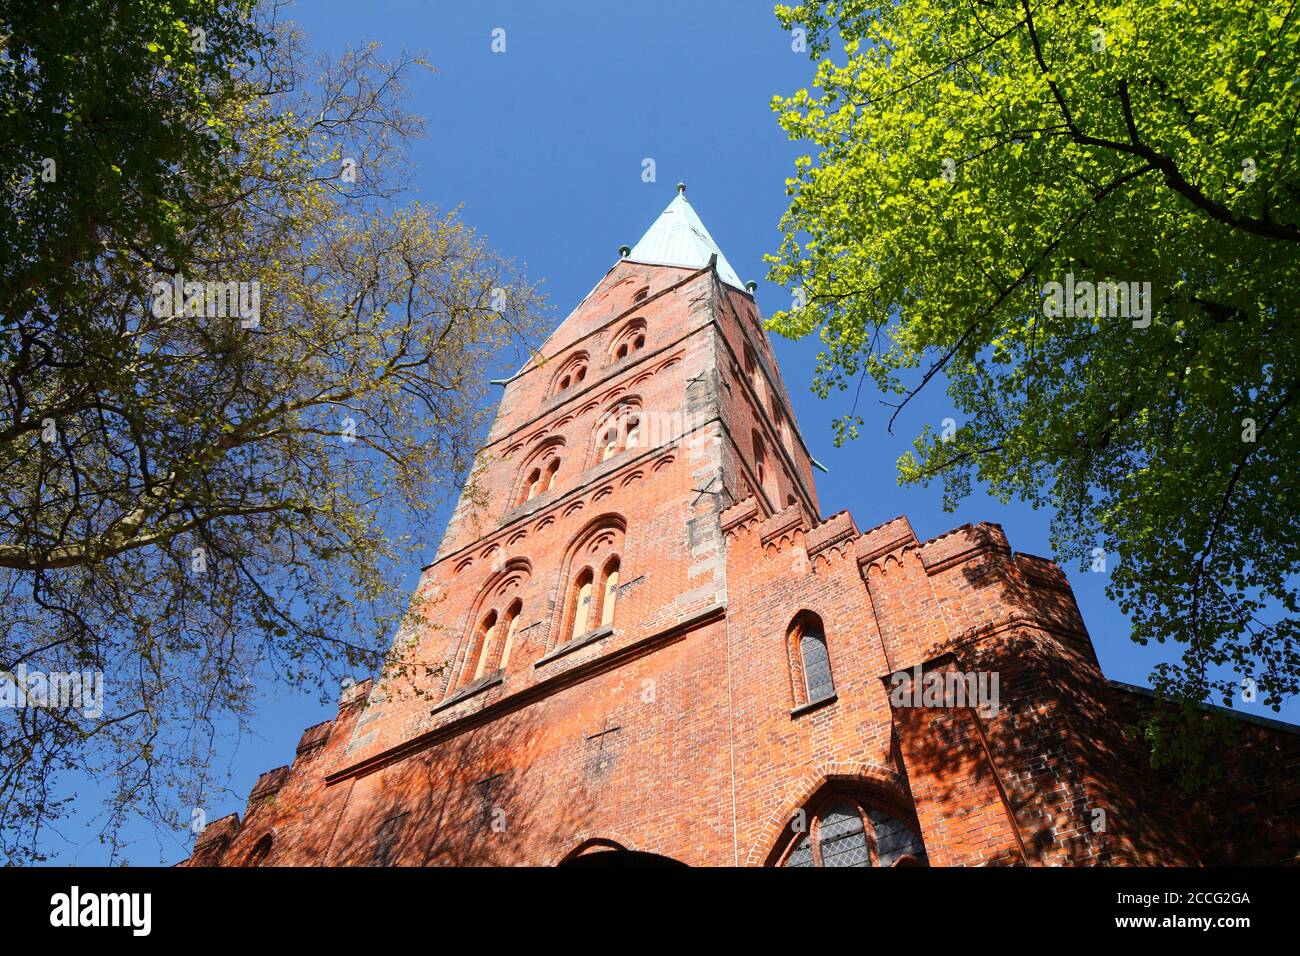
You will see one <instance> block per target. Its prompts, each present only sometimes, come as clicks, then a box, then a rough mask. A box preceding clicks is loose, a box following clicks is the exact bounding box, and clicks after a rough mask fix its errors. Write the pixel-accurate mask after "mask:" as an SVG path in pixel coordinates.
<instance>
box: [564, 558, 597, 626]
mask: <svg viewBox="0 0 1300 956" xmlns="http://www.w3.org/2000/svg"><path fill="white" fill-rule="evenodd" d="M591 582H592V574H591V569H590V568H588V569H586V570H585V571H583V572H582V573H581V574H580V575H578V579H577V581H576V582H574V583H575V591H574V599H573V629H572V630H571V631H570V633H569V639H570V640H572V639H573V638H576V637H582V635H584V634H586V633H587V631H588V629H589V628H590V626H591Z"/></svg>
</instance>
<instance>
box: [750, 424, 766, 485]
mask: <svg viewBox="0 0 1300 956" xmlns="http://www.w3.org/2000/svg"><path fill="white" fill-rule="evenodd" d="M750 437H751V438H752V439H753V442H754V474H755V475H756V476H757V477H758V487H759V488H760V489H761V490H762V492H763V493H764V494H767V490H768V489H767V450H766V449H765V448H764V447H763V439H762V437H761V436H760V435H759V434H758V432H757V431H755V432H754V433H753V435H751V436H750Z"/></svg>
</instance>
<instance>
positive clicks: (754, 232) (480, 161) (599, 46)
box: [50, 0, 1300, 865]
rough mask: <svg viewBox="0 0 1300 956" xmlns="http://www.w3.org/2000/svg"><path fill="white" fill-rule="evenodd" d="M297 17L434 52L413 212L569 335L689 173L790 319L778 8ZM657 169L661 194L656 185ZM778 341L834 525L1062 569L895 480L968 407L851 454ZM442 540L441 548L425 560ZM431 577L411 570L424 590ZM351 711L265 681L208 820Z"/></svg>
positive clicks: (736, 250)
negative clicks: (594, 293) (566, 327)
mask: <svg viewBox="0 0 1300 956" xmlns="http://www.w3.org/2000/svg"><path fill="white" fill-rule="evenodd" d="M288 13H289V16H290V17H292V18H293V19H296V20H297V21H298V22H299V23H300V24H301V26H302V27H303V28H304V29H305V31H306V33H307V41H308V44H309V47H310V48H314V49H317V50H325V51H331V52H338V51H341V50H343V49H344V48H346V47H347V46H349V45H360V44H362V43H365V42H367V41H371V40H375V41H378V42H379V43H380V44H381V46H382V48H383V50H385V51H387V52H389V53H392V54H396V53H397V52H398V51H400V50H401V49H403V48H405V49H407V50H409V51H411V52H413V53H422V54H424V55H425V56H426V57H427V58H428V59H429V61H430V62H431V63H432V64H433V66H435V67H436V69H437V73H435V74H428V73H414V74H413V75H412V77H411V84H410V90H409V99H408V106H409V107H410V108H412V109H413V110H415V111H417V112H420V113H422V114H424V116H426V117H427V119H428V127H429V128H428V135H427V137H426V138H425V139H424V140H422V141H420V142H418V143H416V144H415V147H414V149H413V150H412V159H413V161H414V164H415V168H416V172H415V176H414V179H413V181H412V183H411V189H412V198H419V199H421V200H422V201H424V202H426V203H428V204H431V205H438V206H442V207H444V208H450V207H454V206H457V205H461V206H463V216H464V218H465V220H466V221H467V222H469V223H470V224H471V225H473V226H474V227H475V228H477V229H479V230H481V231H482V232H483V233H484V234H485V235H486V236H487V237H488V239H489V240H490V241H491V243H492V244H493V245H494V246H495V247H496V248H497V249H498V250H500V251H501V252H502V253H504V254H505V255H507V256H510V257H512V258H514V259H515V260H516V261H518V262H520V263H523V264H524V265H526V267H527V271H528V274H529V275H530V277H532V278H533V279H536V280H542V281H543V282H544V286H543V288H544V290H545V292H546V293H547V294H548V296H549V297H550V300H551V305H552V307H553V309H554V311H555V313H556V316H555V317H556V321H557V322H558V320H559V319H560V318H562V317H563V316H564V315H565V314H567V313H568V312H569V311H570V310H571V309H572V308H573V307H574V306H576V305H577V303H578V301H579V300H580V299H581V298H582V296H584V295H585V294H586V293H587V292H588V291H589V290H590V289H591V287H592V286H593V285H594V284H595V282H596V281H597V280H598V279H599V278H600V277H601V276H602V275H603V274H604V273H605V271H606V270H607V269H608V268H609V267H610V266H611V265H612V264H613V263H614V261H615V260H616V258H617V257H618V248H619V246H620V245H623V244H625V243H626V244H628V245H633V244H634V243H635V242H636V240H637V239H638V238H639V237H640V235H641V233H642V232H644V231H645V229H646V228H647V227H648V226H649V225H650V223H651V222H652V221H653V220H654V219H655V217H656V216H657V215H658V214H659V213H660V212H661V211H662V210H663V208H664V206H666V205H667V204H668V202H669V201H670V200H671V199H672V197H673V195H674V193H675V189H674V187H675V184H676V183H677V182H678V181H679V180H682V181H684V182H685V183H686V184H687V187H688V189H687V195H688V197H689V198H690V200H691V203H692V205H693V206H694V208H695V210H696V212H698V213H699V215H700V218H701V219H702V220H703V222H704V223H705V225H706V226H707V227H708V229H709V231H710V232H711V233H712V235H713V237H714V239H715V240H716V241H717V243H718V244H719V246H720V247H721V248H722V249H723V251H724V252H725V253H726V256H727V258H728V259H729V260H730V261H731V263H732V265H733V266H734V267H735V269H736V271H737V272H738V273H739V274H740V276H741V278H743V279H750V278H752V279H755V280H757V281H758V283H759V286H758V293H757V296H758V304H759V308H760V309H761V310H762V311H763V313H764V314H765V315H770V314H771V313H773V312H775V311H777V310H779V309H780V308H782V307H783V306H786V305H788V303H789V294H788V292H786V291H784V290H782V289H781V288H779V287H777V286H775V285H773V284H771V283H770V282H767V281H766V267H765V266H764V264H763V261H762V257H763V255H764V254H765V253H772V252H775V251H776V250H777V248H778V246H779V244H780V238H779V233H778V229H777V223H778V220H779V218H780V216H781V213H782V211H783V210H784V208H785V205H786V197H785V186H784V183H785V179H786V178H787V177H788V176H789V175H791V174H792V171H793V163H794V159H795V157H796V156H798V155H799V154H800V153H801V152H805V151H806V150H804V149H801V148H800V147H799V146H798V145H796V144H791V143H789V142H788V141H787V140H786V139H785V136H784V134H783V133H782V131H781V130H780V128H779V127H778V125H777V123H776V118H775V115H774V114H773V113H772V111H771V108H770V103H771V98H772V96H773V95H775V94H778V93H781V94H788V93H790V92H793V91H794V90H796V89H799V88H800V87H802V86H806V85H807V84H808V82H809V80H810V79H811V76H812V69H813V67H812V64H811V63H810V61H809V60H808V58H807V56H806V54H802V53H795V52H793V51H792V50H791V44H790V38H789V36H788V35H787V34H785V33H784V32H783V31H782V30H781V29H780V27H779V26H778V24H777V21H776V18H775V17H774V16H773V14H772V3H771V2H767V0H707V2H701V0H689V2H685V0H653V2H647V3H622V2H611V0H603V2H594V0H587V2H565V0H554V2H549V3H541V2H536V0H516V2H496V0H492V2H489V0H474V2H472V3H463V2H462V3H452V2H447V0H364V2H362V0H298V2H297V3H296V5H294V6H293V7H291V8H289V11H288ZM496 28H500V29H503V30H504V31H505V41H506V50H505V52H504V53H493V52H492V49H491V43H492V31H493V30H494V29H496ZM647 158H649V159H653V160H654V162H655V167H656V174H657V181H656V182H652V183H646V182H643V181H642V169H643V161H644V160H645V159H647ZM774 346H775V349H776V355H777V358H778V360H779V362H780V364H781V369H782V374H783V376H784V378H785V382H786V385H787V387H788V388H789V390H790V392H791V396H792V399H793V402H794V410H795V414H796V416H797V417H798V420H799V424H800V427H801V429H802V431H803V434H804V437H805V440H806V441H807V443H808V446H809V448H810V449H811V451H812V454H813V455H814V456H815V457H816V458H817V459H818V460H820V461H821V462H823V463H824V464H825V465H826V466H827V467H828V468H829V469H830V473H829V474H818V475H817V487H818V493H819V496H820V502H821V506H822V512H823V515H829V514H834V513H835V512H838V511H841V510H844V509H848V510H849V511H851V512H852V513H853V516H854V518H855V519H856V520H857V523H858V526H859V527H860V528H863V529H866V528H870V527H873V526H875V525H877V524H879V523H881V522H883V521H886V520H888V519H889V518H892V517H894V516H896V515H899V514H906V515H907V516H908V517H909V518H910V519H911V522H912V525H913V527H914V528H915V529H916V532H917V534H918V535H919V536H920V537H921V538H922V539H924V538H928V537H932V536H934V535H937V534H941V533H942V532H944V531H947V530H949V529H950V528H953V527H955V526H957V525H959V524H963V523H965V522H974V521H993V522H997V523H999V524H1001V525H1002V527H1003V528H1004V529H1005V531H1006V533H1007V535H1008V537H1009V539H1010V541H1011V545H1012V547H1013V548H1014V549H1016V550H1017V551H1024V552H1028V553H1031V554H1037V555H1044V556H1048V557H1050V556H1051V551H1050V548H1049V546H1048V522H1049V519H1050V515H1048V514H1045V513H1042V512H1034V511H1031V510H1030V509H1028V508H1027V507H1025V506H1021V505H1013V506H1010V507H1005V506H1002V505H1000V504H998V503H997V502H995V501H992V500H991V499H989V498H987V497H984V496H983V495H981V494H975V495H973V496H971V497H970V498H968V499H967V500H966V501H965V502H964V503H963V504H962V506H961V508H960V509H959V510H958V511H957V512H956V513H954V514H949V513H945V512H944V511H943V510H942V508H941V504H940V489H939V488H938V487H937V486H936V487H932V488H930V489H924V490H923V489H916V488H899V487H898V485H897V482H896V477H895V468H894V463H895V461H896V460H897V458H898V456H899V455H900V454H901V453H902V452H903V451H904V450H905V449H906V448H907V447H909V446H910V441H911V438H912V436H914V435H915V434H916V433H917V432H918V431H919V430H920V429H921V428H922V427H923V426H924V424H926V423H927V422H928V423H931V424H932V425H934V426H935V427H936V428H937V427H940V423H941V422H942V420H943V419H944V418H945V417H948V416H949V415H950V414H951V409H950V407H949V405H948V402H947V398H946V396H945V395H944V394H943V392H942V391H941V390H937V389H936V390H934V391H931V392H928V393H926V394H925V395H924V396H923V398H922V399H921V400H918V401H916V402H914V403H913V404H912V405H910V406H909V407H908V409H907V410H906V413H905V414H904V415H903V416H901V417H900V420H899V422H898V423H897V424H896V426H895V432H896V434H895V435H893V436H890V435H889V434H887V432H886V430H885V422H886V419H887V417H888V414H887V410H885V409H883V408H882V406H881V405H880V404H879V402H878V398H877V396H876V395H875V394H874V392H872V390H871V387H870V384H868V385H867V386H866V387H865V388H864V390H863V394H862V398H861V400H860V401H859V405H858V410H859V412H860V413H861V414H863V416H864V418H865V426H864V428H863V430H862V437H861V438H859V439H858V440H857V441H856V442H855V443H853V444H851V445H848V446H846V447H844V448H840V449H837V448H835V447H834V445H833V443H832V432H831V420H832V419H833V418H834V417H836V416H838V415H841V414H843V413H844V412H845V411H847V409H848V407H849V405H850V404H851V402H852V395H847V394H846V395H837V396H832V397H831V399H829V400H827V401H824V402H823V401H821V400H819V399H817V398H816V397H815V396H813V395H812V394H811V393H810V391H809V389H808V385H809V383H810V381H811V379H812V369H813V362H814V358H815V355H816V352H817V348H816V342H815V341H807V342H789V341H786V340H784V339H781V338H779V337H778V338H775V340H774ZM436 544H437V543H436V542H429V544H428V557H427V558H426V560H427V559H429V558H432V555H433V553H434V550H435V549H436ZM1065 570H1066V572H1067V574H1068V575H1069V577H1070V581H1071V583H1072V584H1073V586H1074V591H1075V595H1076V597H1077V598H1078V602H1079V605H1080V607H1081V609H1082V611H1083V617H1084V621H1085V623H1086V624H1087V626H1088V630H1089V632H1090V634H1091V635H1092V639H1093V643H1094V644H1095V645H1096V648H1097V653H1098V656H1099V657H1100V659H1101V663H1102V667H1103V669H1104V670H1105V672H1106V674H1107V675H1108V676H1110V677H1112V678H1115V679H1118V680H1124V681H1129V682H1132V683H1137V684H1143V685H1145V684H1146V675H1147V674H1148V673H1149V671H1150V669H1151V667H1152V666H1153V665H1154V664H1155V663H1156V661H1157V660H1158V659H1159V658H1158V657H1156V656H1155V655H1156V651H1155V650H1154V649H1151V648H1140V647H1138V646H1136V645H1134V644H1133V643H1131V642H1130V640H1129V627H1128V624H1127V622H1126V620H1125V619H1124V617H1123V615H1121V614H1120V613H1119V611H1118V610H1117V609H1116V608H1115V607H1114V606H1113V605H1112V604H1111V602H1110V601H1109V600H1108V599H1107V598H1106V595H1105V593H1104V589H1105V585H1106V575H1104V574H1096V573H1088V572H1083V571H1080V570H1079V569H1078V568H1076V567H1067V568H1066V569H1065ZM417 573H418V568H416V567H412V568H411V569H410V580H411V583H412V584H414V582H415V580H416V576H417ZM1241 706H1243V708H1244V709H1246V710H1248V711H1251V712H1255V713H1259V714H1261V715H1262V716H1269V717H1274V716H1278V715H1274V714H1273V713H1272V712H1271V711H1268V710H1266V709H1264V708H1262V707H1260V706H1259V705H1241ZM332 711H333V708H332V707H323V706H321V704H320V703H319V699H318V696H317V694H316V693H315V692H308V691H304V692H302V693H300V694H291V693H288V692H286V691H284V690H283V689H280V690H275V691H271V690H269V689H268V693H267V694H266V695H265V699H264V701H263V702H262V707H261V710H260V714H259V717H258V719H257V721H256V729H257V736H256V737H255V738H248V737H245V738H244V739H243V740H242V741H241V742H240V744H239V747H238V749H237V750H232V751H230V752H225V753H223V754H222V755H221V759H220V763H221V764H222V765H223V766H226V765H228V766H229V767H230V769H231V771H232V773H233V778H232V780H231V789H230V792H229V793H228V794H227V795H226V797H225V798H224V800H223V801H222V802H220V803H219V804H216V805H213V806H211V807H208V808H205V810H206V812H207V815H208V817H209V819H215V818H216V817H218V816H221V815H223V814H225V813H228V812H230V811H234V810H237V811H239V812H240V813H241V815H242V812H243V809H244V802H245V798H246V797H247V794H248V792H249V790H250V789H251V787H252V785H253V782H254V780H255V779H256V777H257V775H258V774H259V773H260V772H262V771H263V770H267V769H270V768H272V767H277V766H279V765H281V764H284V763H288V762H289V761H290V760H291V759H292V757H293V751H294V745H295V744H296V743H297V741H298V737H299V735H300V734H301V733H302V731H303V729H304V728H306V727H307V726H309V725H311V724H314V723H317V722H319V721H321V720H324V719H326V718H328V717H329V716H331V715H332ZM1280 716H1281V717H1282V718H1284V719H1288V720H1291V721H1293V722H1300V707H1298V706H1297V705H1296V704H1295V702H1292V703H1291V705H1290V706H1289V707H1288V708H1287V709H1286V710H1284V712H1283V713H1282V714H1281V715H1280ZM185 815H186V816H188V812H186V814H185ZM85 822H86V821H85V820H77V821H73V822H72V823H71V824H70V825H67V826H64V827H62V828H61V831H62V833H63V835H64V836H65V837H66V838H67V840H68V841H69V842H68V844H67V845H66V847H63V848H62V850H61V852H60V855H59V857H58V862H64V863H74V862H75V863H81V864H94V863H103V862H107V859H106V856H105V853H104V851H103V850H102V848H101V847H99V846H98V845H97V844H96V843H95V842H94V841H93V839H92V833H93V831H91V830H90V829H88V828H87V827H86V826H85ZM132 835H133V836H134V837H135V842H133V844H132V846H131V848H130V851H129V852H128V853H127V859H128V860H129V861H130V862H132V863H135V864H139V865H150V864H158V863H160V862H163V863H171V862H175V861H176V860H178V859H181V858H183V857H184V856H186V855H187V854H188V843H187V841H186V840H185V839H184V838H183V837H184V835H180V836H177V837H175V838H171V837H163V838H159V837H158V836H157V835H155V834H154V832H153V831H152V830H151V829H148V828H136V829H135V830H133V831H132ZM50 849H51V850H60V846H58V845H51V847H50Z"/></svg>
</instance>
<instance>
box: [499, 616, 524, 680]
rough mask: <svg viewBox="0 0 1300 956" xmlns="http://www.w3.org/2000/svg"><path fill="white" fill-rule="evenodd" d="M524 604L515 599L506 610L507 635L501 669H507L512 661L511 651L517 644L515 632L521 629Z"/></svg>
mask: <svg viewBox="0 0 1300 956" xmlns="http://www.w3.org/2000/svg"><path fill="white" fill-rule="evenodd" d="M523 613H524V605H523V602H522V601H515V603H514V604H512V605H510V608H509V610H507V611H506V628H505V630H506V636H505V640H504V641H503V642H502V644H501V662H500V663H499V664H498V665H497V666H498V667H499V668H501V670H505V669H506V665H508V664H509V663H510V651H511V649H512V648H513V647H514V646H515V632H516V631H518V630H519V619H520V618H521V617H523Z"/></svg>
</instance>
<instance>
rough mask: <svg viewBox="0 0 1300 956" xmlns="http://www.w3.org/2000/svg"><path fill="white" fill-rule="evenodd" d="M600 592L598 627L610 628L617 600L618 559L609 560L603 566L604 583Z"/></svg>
mask: <svg viewBox="0 0 1300 956" xmlns="http://www.w3.org/2000/svg"><path fill="white" fill-rule="evenodd" d="M600 590H601V594H600V626H601V627H608V626H612V625H613V623H614V604H615V603H616V602H617V600H618V558H611V559H610V560H609V563H607V564H606V565H605V583H604V586H603V587H602V588H601V589H600Z"/></svg>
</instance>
